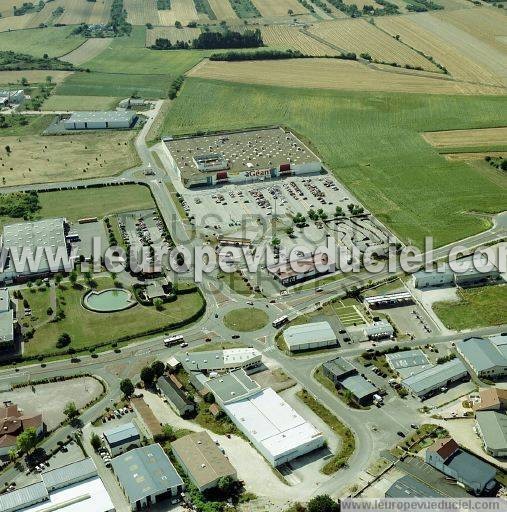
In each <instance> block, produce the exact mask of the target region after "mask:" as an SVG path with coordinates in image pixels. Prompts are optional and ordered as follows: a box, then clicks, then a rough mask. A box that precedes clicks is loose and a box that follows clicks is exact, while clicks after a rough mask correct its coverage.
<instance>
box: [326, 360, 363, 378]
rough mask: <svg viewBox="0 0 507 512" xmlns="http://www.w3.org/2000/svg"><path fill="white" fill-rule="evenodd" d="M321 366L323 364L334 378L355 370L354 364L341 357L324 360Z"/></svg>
mask: <svg viewBox="0 0 507 512" xmlns="http://www.w3.org/2000/svg"><path fill="white" fill-rule="evenodd" d="M322 366H324V367H325V368H326V369H327V370H328V371H329V372H330V373H332V374H333V375H334V376H335V377H336V378H340V377H341V376H343V375H348V374H349V373H351V372H357V370H356V369H355V368H354V366H352V364H351V363H349V362H348V361H347V360H345V359H343V357H335V358H334V359H331V360H330V361H326V362H325V363H324V364H323V365H322Z"/></svg>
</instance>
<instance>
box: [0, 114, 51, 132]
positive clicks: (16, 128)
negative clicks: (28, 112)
mask: <svg viewBox="0 0 507 512" xmlns="http://www.w3.org/2000/svg"><path fill="white" fill-rule="evenodd" d="M21 120H23V122H26V123H27V124H21ZM52 120H53V116H12V117H11V116H9V117H8V118H6V121H7V123H8V124H9V126H7V127H6V128H0V137H9V136H21V135H40V134H41V133H42V132H43V131H44V130H45V129H46V128H47V127H48V125H49V124H50V123H51V121H52Z"/></svg>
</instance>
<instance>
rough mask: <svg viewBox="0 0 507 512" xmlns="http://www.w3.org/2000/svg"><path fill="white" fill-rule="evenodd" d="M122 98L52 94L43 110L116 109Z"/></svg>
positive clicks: (44, 104)
mask: <svg viewBox="0 0 507 512" xmlns="http://www.w3.org/2000/svg"><path fill="white" fill-rule="evenodd" d="M120 99H121V98H112V97H110V96H63V95H60V94H52V95H51V96H50V97H49V98H48V99H47V100H46V101H45V102H44V103H43V105H42V110H114V108H115V107H117V106H118V102H119V101H120Z"/></svg>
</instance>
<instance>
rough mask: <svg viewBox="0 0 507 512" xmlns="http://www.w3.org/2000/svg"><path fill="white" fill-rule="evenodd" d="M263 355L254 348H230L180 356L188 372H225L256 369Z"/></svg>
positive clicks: (179, 358)
mask: <svg viewBox="0 0 507 512" xmlns="http://www.w3.org/2000/svg"><path fill="white" fill-rule="evenodd" d="M261 359H262V354H261V353H260V352H259V351H258V350H256V349H254V348H229V349H225V350H207V351H204V352H191V353H188V354H187V355H185V356H178V360H179V361H180V362H181V364H182V365H183V367H184V368H185V370H187V372H224V371H230V370H238V369H239V368H254V367H256V366H259V365H260V364H261Z"/></svg>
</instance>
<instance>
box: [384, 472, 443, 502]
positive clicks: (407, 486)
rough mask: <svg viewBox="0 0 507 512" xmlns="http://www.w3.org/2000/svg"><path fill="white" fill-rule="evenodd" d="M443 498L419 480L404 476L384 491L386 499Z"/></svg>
mask: <svg viewBox="0 0 507 512" xmlns="http://www.w3.org/2000/svg"><path fill="white" fill-rule="evenodd" d="M443 496H445V495H444V494H442V493H441V492H438V491H437V490H436V489H432V488H431V487H429V486H427V485H426V484H424V483H422V482H421V481H419V480H416V479H415V478H413V477H411V476H410V475H405V476H402V477H401V478H399V479H398V480H396V482H394V484H393V485H391V487H389V489H387V491H386V498H439V497H443Z"/></svg>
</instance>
